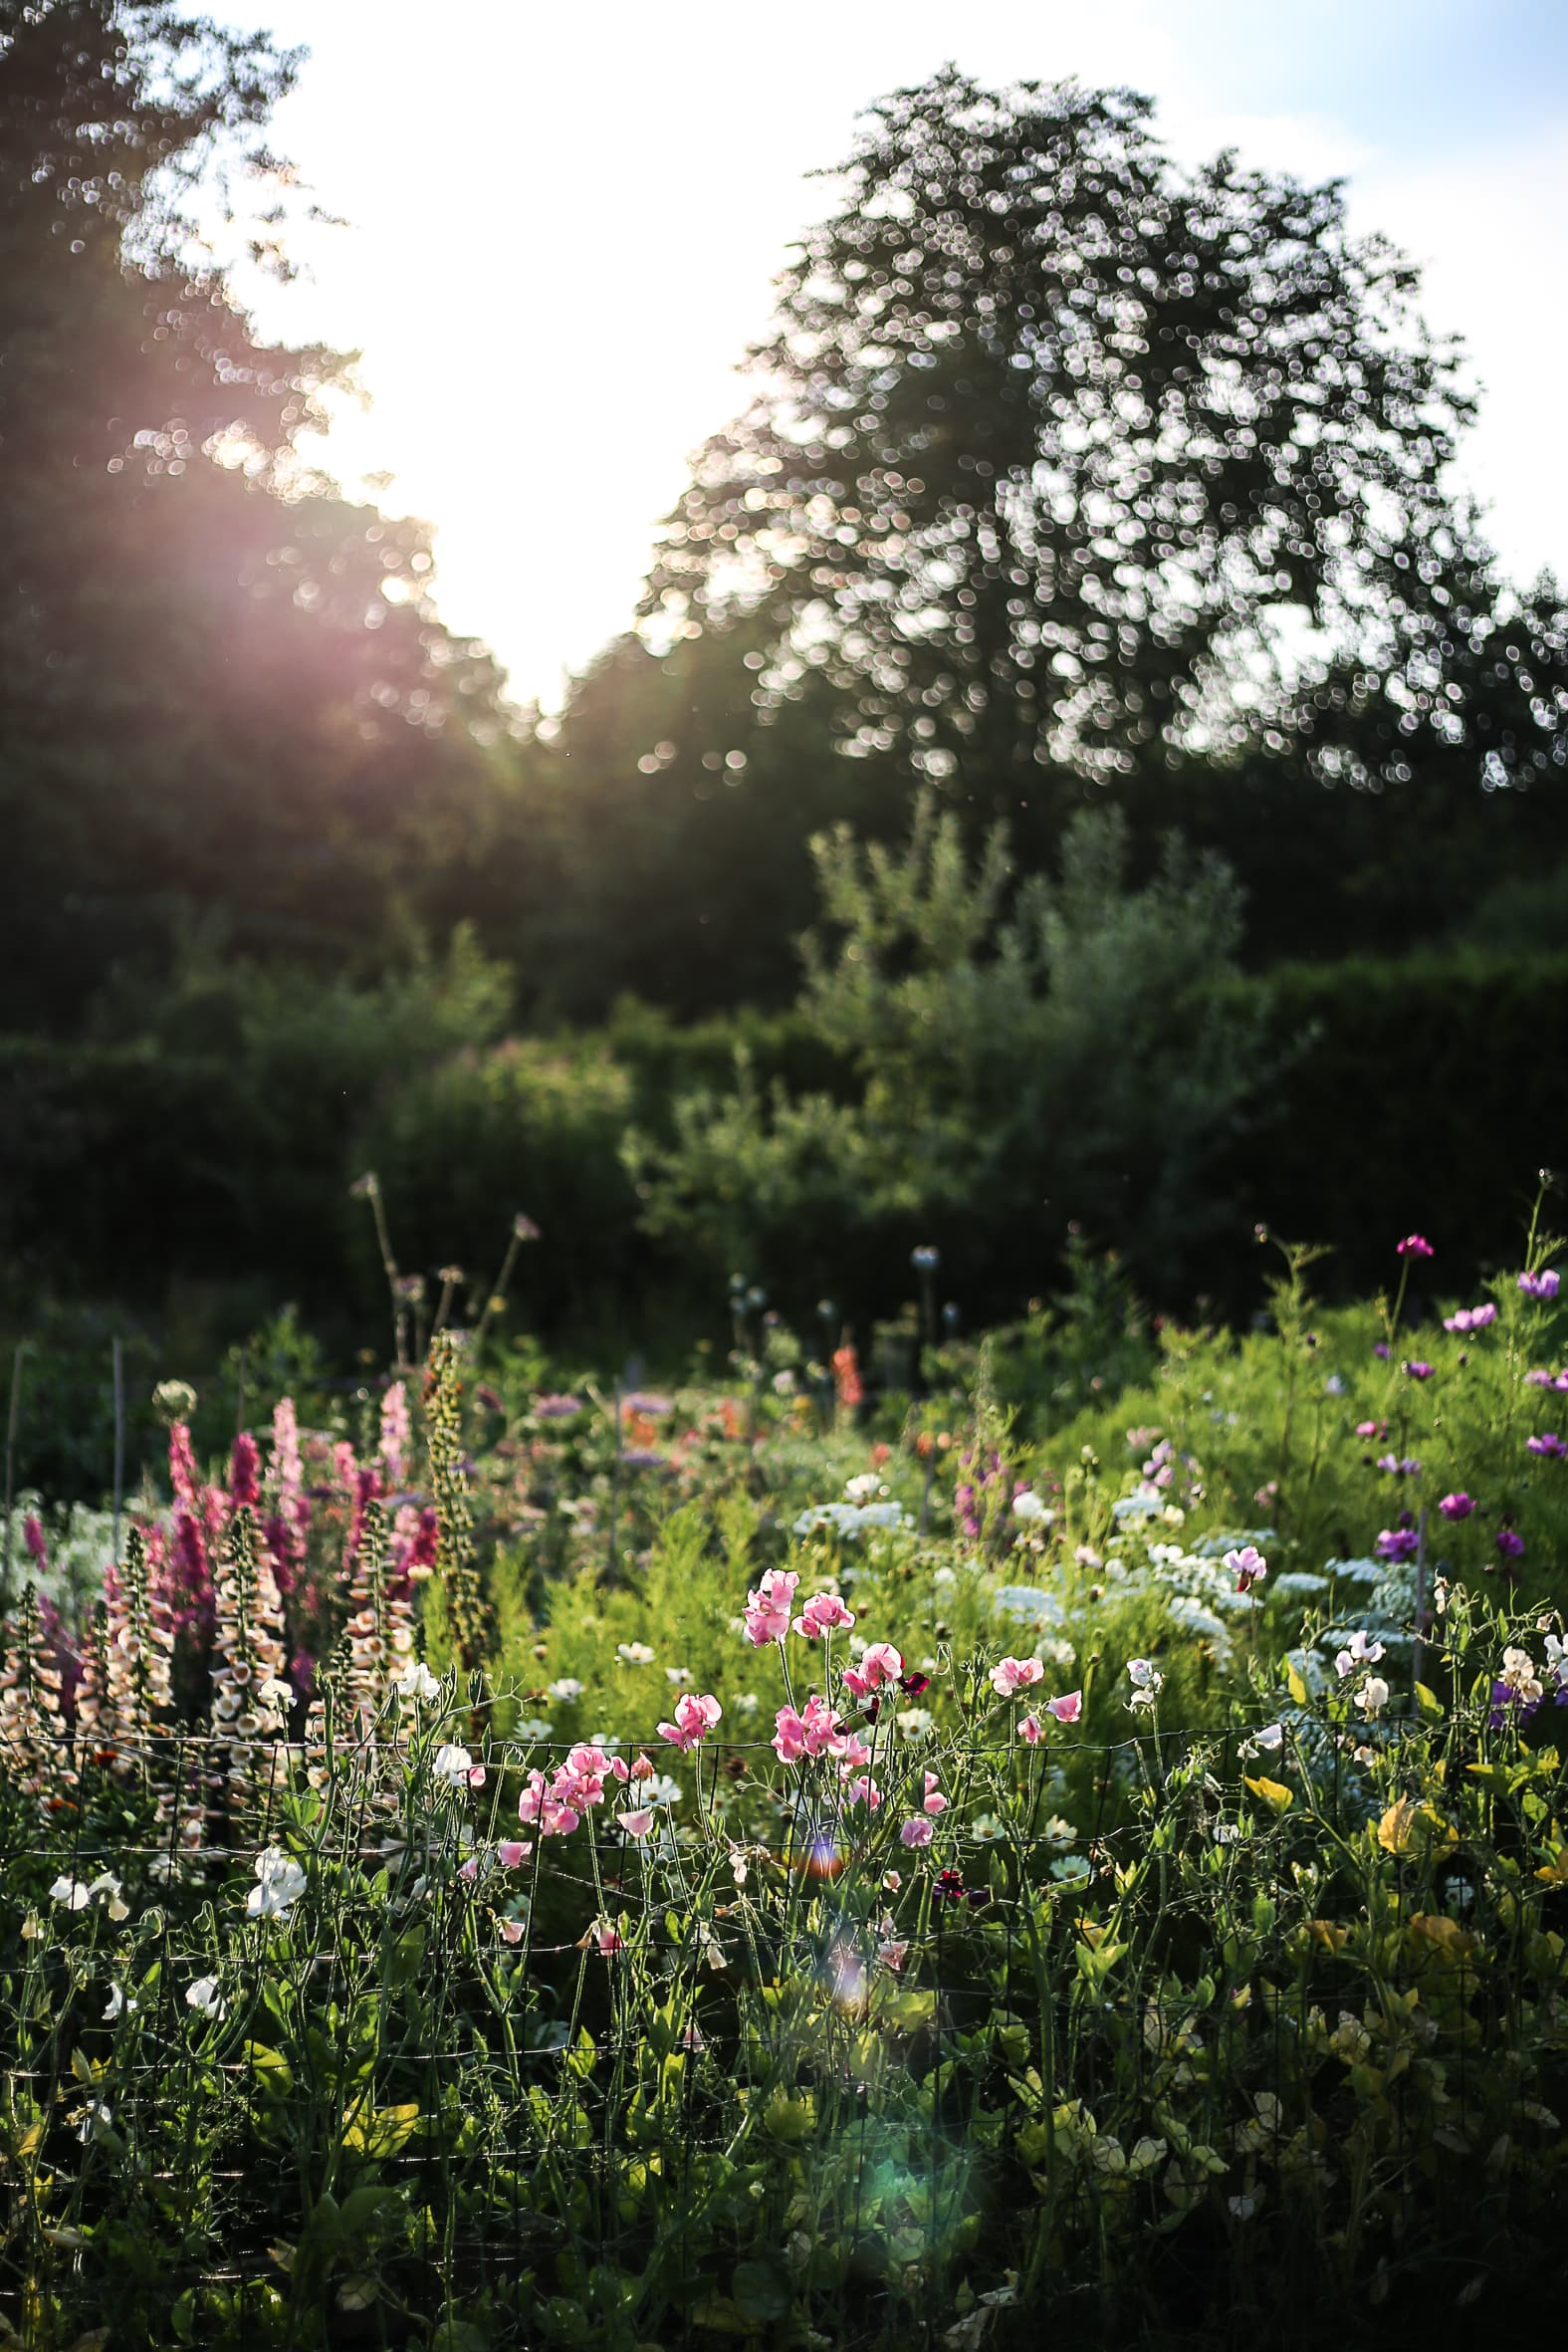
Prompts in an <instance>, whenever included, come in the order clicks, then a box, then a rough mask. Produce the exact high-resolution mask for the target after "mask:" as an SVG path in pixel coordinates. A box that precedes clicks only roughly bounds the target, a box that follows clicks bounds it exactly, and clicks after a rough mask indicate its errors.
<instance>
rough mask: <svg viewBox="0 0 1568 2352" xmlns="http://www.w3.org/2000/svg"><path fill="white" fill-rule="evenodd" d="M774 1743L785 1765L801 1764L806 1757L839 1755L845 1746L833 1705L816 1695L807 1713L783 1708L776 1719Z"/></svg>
mask: <svg viewBox="0 0 1568 2352" xmlns="http://www.w3.org/2000/svg"><path fill="white" fill-rule="evenodd" d="M773 1744H774V1753H775V1755H776V1756H777V1757H778V1759H779V1761H780V1763H781V1764H798V1763H799V1762H800V1759H801V1758H802V1757H806V1756H808V1757H816V1756H826V1755H836V1754H839V1753H841V1752H842V1749H843V1747H844V1745H845V1744H844V1741H843V1739H842V1736H841V1735H840V1733H839V1732H838V1730H837V1728H836V1726H835V1723H834V1719H833V1711H832V1709H831V1707H829V1706H828V1704H827V1701H826V1700H825V1699H823V1698H820V1697H817V1696H815V1695H813V1696H812V1697H811V1698H809V1699H807V1701H806V1703H805V1713H804V1714H803V1715H802V1714H800V1713H799V1712H798V1711H797V1710H796V1709H795V1708H793V1707H781V1708H780V1710H779V1713H778V1715H777V1716H776V1717H775V1718H774V1742H773Z"/></svg>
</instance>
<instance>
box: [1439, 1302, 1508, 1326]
mask: <svg viewBox="0 0 1568 2352" xmlns="http://www.w3.org/2000/svg"><path fill="white" fill-rule="evenodd" d="M1496 1320H1497V1308H1496V1305H1495V1303H1494V1301H1493V1300H1492V1299H1490V1298H1488V1299H1487V1300H1486V1303H1485V1304H1484V1306H1461V1307H1460V1308H1459V1309H1458V1311H1457V1313H1456V1314H1446V1315H1445V1316H1444V1318H1443V1327H1444V1329H1445V1330H1446V1331H1484V1330H1485V1328H1486V1325H1487V1324H1488V1323H1494V1322H1495V1321H1496Z"/></svg>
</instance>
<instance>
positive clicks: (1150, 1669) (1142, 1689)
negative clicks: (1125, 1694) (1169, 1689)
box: [1127, 1658, 1165, 1707]
mask: <svg viewBox="0 0 1568 2352" xmlns="http://www.w3.org/2000/svg"><path fill="white" fill-rule="evenodd" d="M1127 1674H1128V1679H1129V1681H1130V1682H1131V1683H1132V1686H1133V1692H1132V1697H1131V1698H1130V1699H1129V1700H1128V1702H1127V1704H1128V1706H1129V1707H1153V1706H1154V1705H1155V1704H1156V1703H1157V1701H1158V1700H1159V1696H1160V1693H1161V1691H1162V1690H1163V1689H1164V1688H1165V1676H1164V1675H1163V1674H1162V1673H1161V1672H1160V1669H1159V1668H1158V1666H1156V1665H1155V1663H1154V1660H1153V1659H1152V1658H1129V1659H1128V1661H1127Z"/></svg>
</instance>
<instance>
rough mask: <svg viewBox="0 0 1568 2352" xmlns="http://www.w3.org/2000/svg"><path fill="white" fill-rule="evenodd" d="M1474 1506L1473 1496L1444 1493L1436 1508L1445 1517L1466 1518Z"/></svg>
mask: <svg viewBox="0 0 1568 2352" xmlns="http://www.w3.org/2000/svg"><path fill="white" fill-rule="evenodd" d="M1474 1508H1475V1498H1474V1496H1473V1495H1466V1494H1463V1493H1460V1494H1457V1495H1445V1496H1444V1498H1443V1500H1442V1502H1441V1503H1440V1504H1439V1505H1438V1509H1439V1511H1440V1512H1441V1513H1442V1515H1443V1517H1444V1518H1445V1519H1468V1518H1469V1516H1470V1513H1471V1512H1472V1511H1473V1510H1474Z"/></svg>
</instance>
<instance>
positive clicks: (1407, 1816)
mask: <svg viewBox="0 0 1568 2352" xmlns="http://www.w3.org/2000/svg"><path fill="white" fill-rule="evenodd" d="M1415 1819H1416V1800H1415V1798H1414V1797H1413V1796H1402V1797H1401V1798H1400V1799H1399V1802H1398V1803H1397V1804H1391V1805H1390V1806H1389V1809H1388V1811H1387V1812H1386V1813H1385V1814H1384V1816H1383V1818H1382V1820H1381V1821H1380V1822H1379V1823H1378V1843H1379V1845H1380V1846H1381V1847H1382V1848H1383V1851H1384V1852H1385V1853H1386V1854H1404V1853H1408V1852H1409V1850H1410V1844H1411V1830H1412V1828H1413V1826H1414V1824H1415Z"/></svg>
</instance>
